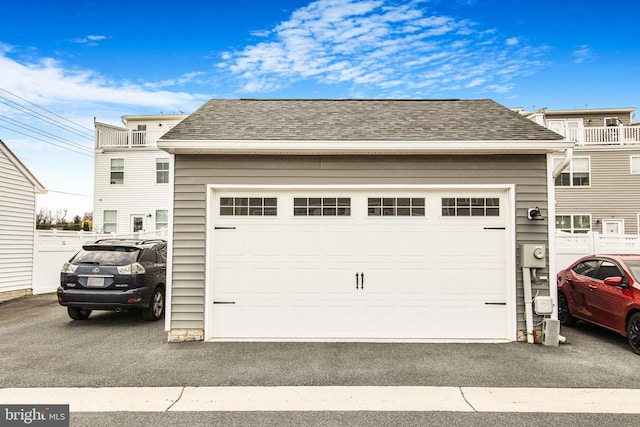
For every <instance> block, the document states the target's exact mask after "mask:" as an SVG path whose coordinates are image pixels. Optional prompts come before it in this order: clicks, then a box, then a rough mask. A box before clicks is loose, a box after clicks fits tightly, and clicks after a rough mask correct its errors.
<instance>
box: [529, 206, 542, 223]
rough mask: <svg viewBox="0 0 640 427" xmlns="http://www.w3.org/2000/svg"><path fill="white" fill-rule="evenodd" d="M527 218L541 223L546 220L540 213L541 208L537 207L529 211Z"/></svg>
mask: <svg viewBox="0 0 640 427" xmlns="http://www.w3.org/2000/svg"><path fill="white" fill-rule="evenodd" d="M527 218H528V219H530V220H534V221H541V220H543V219H544V217H543V216H542V214H541V213H540V208H539V207H537V206H536V207H535V208H529V209H527Z"/></svg>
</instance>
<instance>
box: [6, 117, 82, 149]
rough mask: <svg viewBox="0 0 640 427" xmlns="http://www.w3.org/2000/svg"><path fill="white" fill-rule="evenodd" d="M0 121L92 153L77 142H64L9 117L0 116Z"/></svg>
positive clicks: (57, 137) (64, 140)
mask: <svg viewBox="0 0 640 427" xmlns="http://www.w3.org/2000/svg"><path fill="white" fill-rule="evenodd" d="M0 121H3V122H5V123H9V124H11V125H13V126H16V127H18V128H20V129H24V130H27V131H30V132H35V133H36V134H38V135H42V136H45V137H49V138H53V139H55V140H57V141H59V142H61V143H63V144H65V145H69V146H71V147H73V148H77V149H80V150H83V151H86V152H88V153H91V152H92V150H91V149H90V148H89V147H86V146H84V145H82V144H78V143H77V142H73V141H69V140H66V139H64V138H61V137H59V136H57V135H54V134H52V133H50V132H47V131H43V130H40V129H38V128H35V127H33V126H30V125H28V124H25V123H22V122H19V121H17V120H15V119H12V118H10V117H7V116H3V115H0Z"/></svg>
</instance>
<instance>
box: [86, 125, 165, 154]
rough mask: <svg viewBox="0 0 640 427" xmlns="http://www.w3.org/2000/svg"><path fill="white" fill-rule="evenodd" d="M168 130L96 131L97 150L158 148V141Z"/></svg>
mask: <svg viewBox="0 0 640 427" xmlns="http://www.w3.org/2000/svg"><path fill="white" fill-rule="evenodd" d="M167 131H168V129H167V130H161V131H148V130H131V129H122V130H116V129H100V128H98V129H96V148H97V149H103V150H104V149H136V148H157V147H158V144H157V143H158V139H160V137H161V136H162V135H164V134H165V133H166V132H167Z"/></svg>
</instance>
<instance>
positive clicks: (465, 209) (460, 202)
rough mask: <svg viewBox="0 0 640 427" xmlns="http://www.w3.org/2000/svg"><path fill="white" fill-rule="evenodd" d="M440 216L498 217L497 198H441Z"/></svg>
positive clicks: (498, 206) (498, 202) (498, 203)
mask: <svg viewBox="0 0 640 427" xmlns="http://www.w3.org/2000/svg"><path fill="white" fill-rule="evenodd" d="M442 216H500V199H499V198H497V197H495V198H494V197H486V198H485V197H443V198H442Z"/></svg>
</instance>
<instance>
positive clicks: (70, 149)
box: [0, 125, 93, 157]
mask: <svg viewBox="0 0 640 427" xmlns="http://www.w3.org/2000/svg"><path fill="white" fill-rule="evenodd" d="M0 128H3V129H7V130H10V131H11V132H15V133H17V134H20V135H24V136H27V137H29V138H33V139H37V140H38V141H42V142H44V143H46V144H51V145H53V146H55V147H58V148H62V149H63V150H69V151H73V152H74V153H77V154H82V155H83V156H87V157H93V156H92V155H91V154H89V153H87V152H86V151H79V150H78V149H75V148H70V147H65V146H63V145H58V144H56V143H54V142H51V141H47V140H45V139H42V138H38V137H35V136H33V135H28V134H26V133H24V132H20V131H17V130H15V129H11V128H8V127H6V126H2V125H0Z"/></svg>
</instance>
